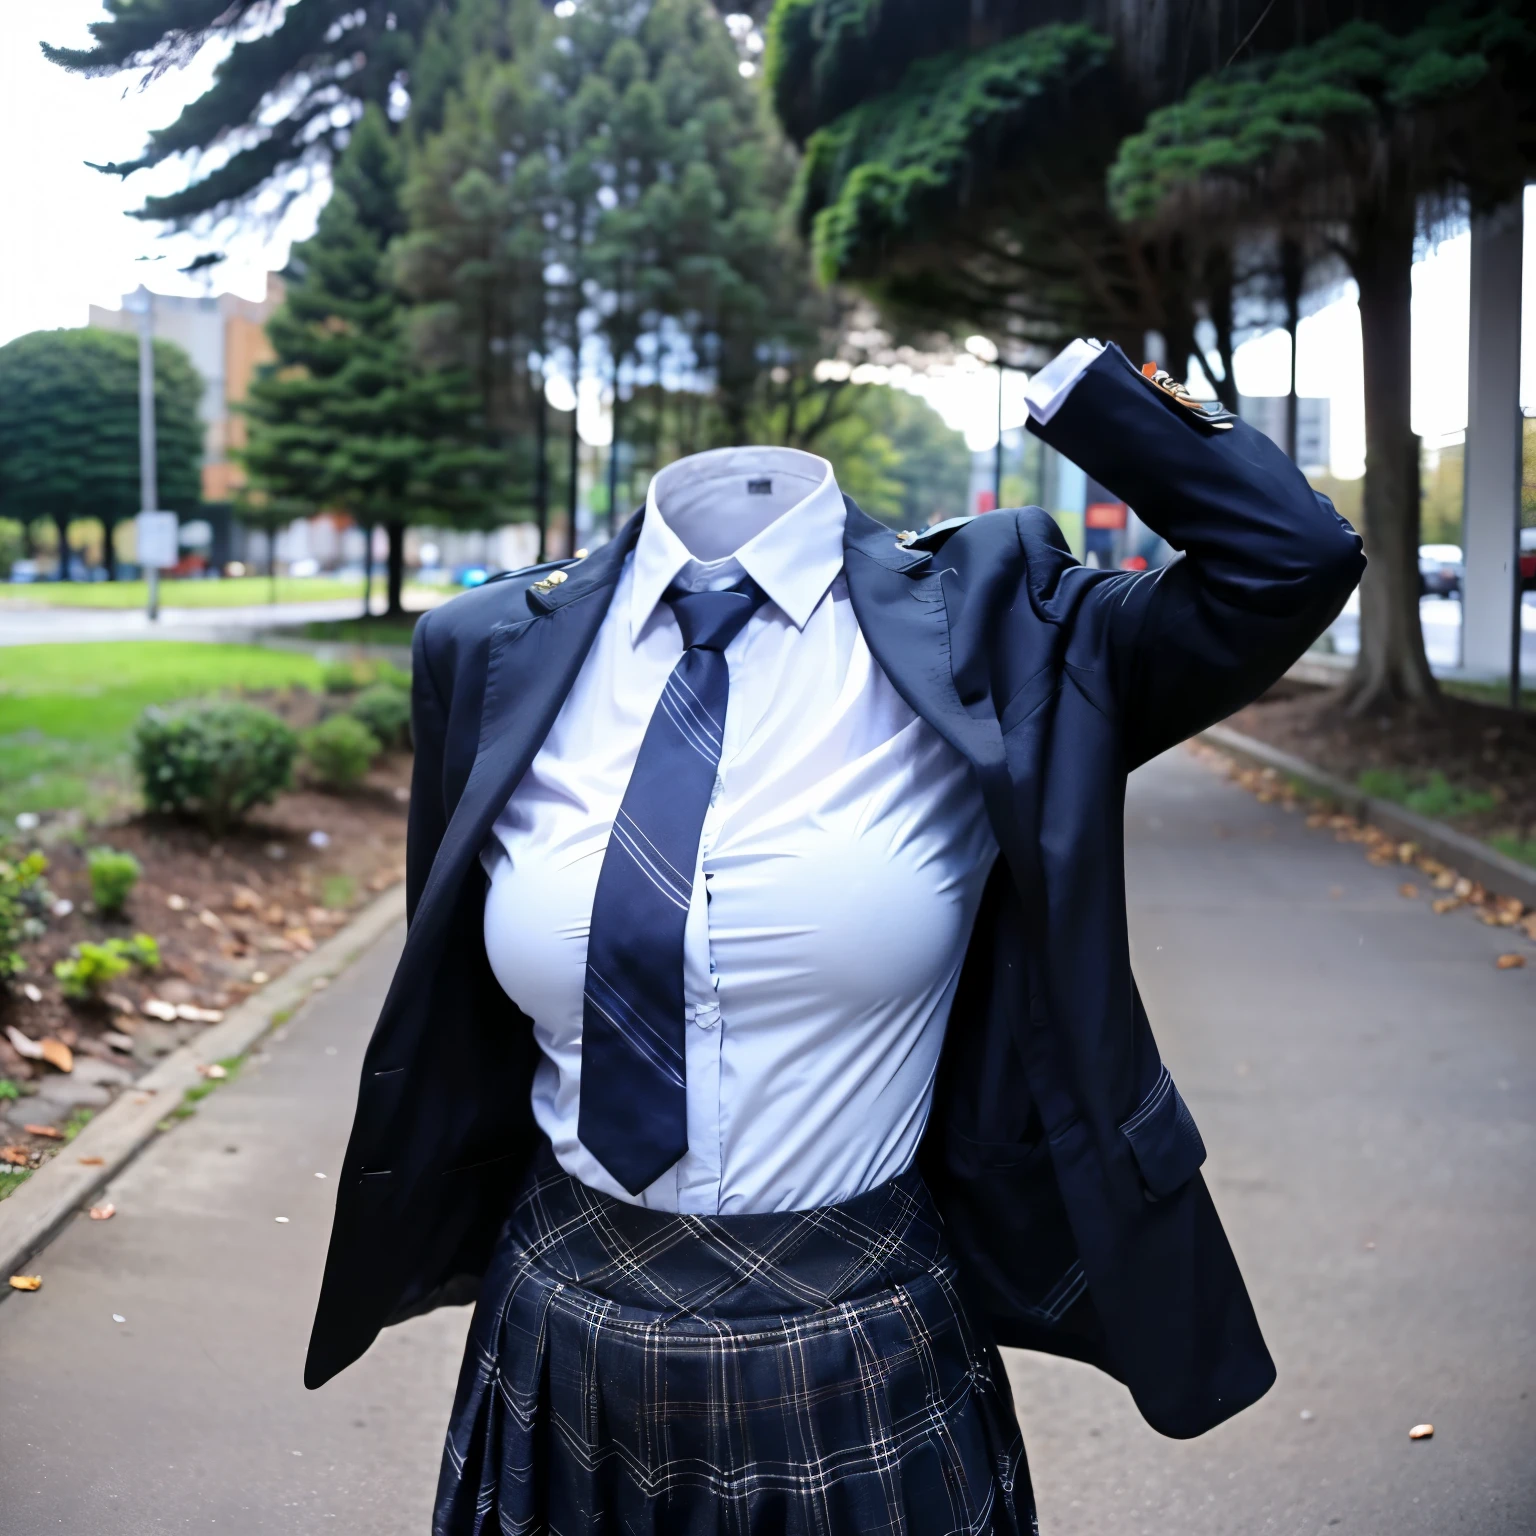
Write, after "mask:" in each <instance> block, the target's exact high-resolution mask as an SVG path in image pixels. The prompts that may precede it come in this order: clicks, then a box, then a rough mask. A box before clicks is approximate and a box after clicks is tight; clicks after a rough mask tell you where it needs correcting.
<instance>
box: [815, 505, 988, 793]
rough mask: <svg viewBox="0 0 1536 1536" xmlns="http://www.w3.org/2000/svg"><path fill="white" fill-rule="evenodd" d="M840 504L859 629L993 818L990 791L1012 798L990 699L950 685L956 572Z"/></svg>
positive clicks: (854, 508)
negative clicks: (962, 762) (962, 765)
mask: <svg viewBox="0 0 1536 1536" xmlns="http://www.w3.org/2000/svg"><path fill="white" fill-rule="evenodd" d="M844 499H845V500H847V498H844ZM847 505H848V519H847V523H846V525H845V529H844V534H843V556H844V562H843V563H844V570H845V572H846V574H847V577H848V595H849V597H850V599H851V600H852V602H853V611H854V616H855V617H856V618H857V619H858V621H859V628H860V630H861V631H862V632H863V634H864V638H865V640H866V641H867V642H868V643H869V648H870V651H871V652H872V653H873V655H874V658H875V660H876V661H878V662H879V663H880V666H881V667H882V668H883V669H884V671H885V675H886V676H887V677H889V678H890V680H891V684H892V686H893V687H894V688H895V689H896V691H897V693H899V694H900V695H901V696H902V698H903V699H905V700H906V702H907V703H908V705H910V706H911V708H912V709H913V710H914V711H915V712H916V713H917V714H919V715H921V716H922V717H923V719H924V720H926V721H927V722H928V724H929V725H931V726H932V727H933V728H934V730H936V731H937V732H938V733H939V735H941V736H942V737H943V738H944V739H945V740H946V741H947V742H948V743H949V744H950V745H951V746H952V747H953V748H954V749H955V750H956V751H957V752H959V753H960V754H961V756H962V757H964V758H966V759H967V760H968V761H969V762H970V764H971V766H972V767H973V768H974V769H975V770H976V773H977V775H978V776H979V778H980V780H981V784H982V790H983V793H984V794H985V795H986V796H987V802H988V806H989V808H992V809H993V820H994V821H996V819H997V816H998V814H999V811H1000V809H1001V806H999V807H997V808H993V800H994V798H995V797H996V796H998V795H1001V796H1002V797H1003V800H1004V802H1006V801H1007V800H1008V799H1010V798H1011V797H1009V796H1008V770H1007V761H1006V758H1005V756H1004V753H1003V734H1002V730H1001V728H1000V727H999V725H998V722H997V715H996V712H995V711H994V709H993V707H992V703H991V700H990V698H988V697H987V696H986V695H985V694H984V693H983V694H980V695H978V696H977V697H976V698H974V699H971V700H968V701H962V699H961V696H960V690H959V688H958V687H957V685H956V665H955V658H954V655H953V644H952V640H953V636H952V633H951V622H950V612H949V605H950V604H951V603H952V602H957V601H958V600H959V596H960V594H959V591H958V586H959V581H960V577H959V573H958V572H956V571H955V570H954V569H953V568H951V567H949V566H946V565H943V564H942V563H941V560H936V559H935V557H934V556H933V555H931V554H928V553H926V552H924V551H920V550H912V549H907V548H906V547H905V546H904V545H902V544H899V543H898V542H897V540H896V535H895V534H893V533H892V532H891V530H890V529H889V528H887V527H886V526H885V525H884V524H883V523H877V522H876V521H875V520H874V518H872V517H870V516H868V515H867V514H866V513H864V512H861V511H860V510H859V508H858V507H857V506H856V505H855V504H854V503H853V502H852V501H848V503H847ZM941 555H942V552H941ZM951 588H954V589H955V590H953V591H952V590H950V589H951Z"/></svg>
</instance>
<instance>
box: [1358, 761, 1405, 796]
mask: <svg viewBox="0 0 1536 1536" xmlns="http://www.w3.org/2000/svg"><path fill="white" fill-rule="evenodd" d="M1357 782H1358V783H1359V785H1360V788H1361V789H1363V790H1364V791H1365V792H1366V794H1368V795H1374V796H1375V797H1376V798H1377V799H1378V800H1396V801H1397V802H1398V803H1399V804H1401V803H1402V802H1403V801H1404V800H1406V799H1407V798H1408V795H1409V788H1408V780H1407V779H1406V778H1404V776H1403V775H1402V774H1400V773H1399V772H1398V771H1397V769H1395V768H1367V769H1365V770H1364V771H1363V772H1362V773H1361V775H1360V778H1359V780H1358V781H1357Z"/></svg>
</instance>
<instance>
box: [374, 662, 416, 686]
mask: <svg viewBox="0 0 1536 1536" xmlns="http://www.w3.org/2000/svg"><path fill="white" fill-rule="evenodd" d="M373 680H374V682H375V683H384V684H387V685H388V686H389V687H391V688H398V689H399V690H400V691H401V692H402V693H409V692H410V691H411V673H410V669H409V668H408V667H397V666H395V665H394V664H393V663H392V662H388V661H381V662H378V663H376V664H375V666H374V669H373Z"/></svg>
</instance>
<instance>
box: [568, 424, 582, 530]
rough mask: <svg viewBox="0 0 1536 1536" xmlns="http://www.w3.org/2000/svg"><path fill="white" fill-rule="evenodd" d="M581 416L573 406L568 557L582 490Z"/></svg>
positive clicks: (569, 471) (569, 464)
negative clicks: (578, 425)
mask: <svg viewBox="0 0 1536 1536" xmlns="http://www.w3.org/2000/svg"><path fill="white" fill-rule="evenodd" d="M580 416H581V412H580V410H579V409H578V406H577V405H572V406H571V441H570V452H569V456H568V459H567V463H566V474H567V476H568V480H567V484H566V488H565V502H566V505H565V514H566V528H565V553H566V554H567V555H569V554H571V553H572V552H573V551H574V550H575V548H576V503H577V500H578V498H579V493H580V489H581V434H580V433H579V432H578V431H577V430H576V423H577V421H578V420H579V419H580Z"/></svg>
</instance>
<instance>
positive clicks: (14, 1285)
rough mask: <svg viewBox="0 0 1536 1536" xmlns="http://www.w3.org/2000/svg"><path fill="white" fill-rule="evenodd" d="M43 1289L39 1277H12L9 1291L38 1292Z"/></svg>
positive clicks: (41, 1278) (40, 1277)
mask: <svg viewBox="0 0 1536 1536" xmlns="http://www.w3.org/2000/svg"><path fill="white" fill-rule="evenodd" d="M42 1288H43V1277H42V1276H41V1275H12V1276H11V1289H12V1290H13V1291H40V1290H42Z"/></svg>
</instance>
